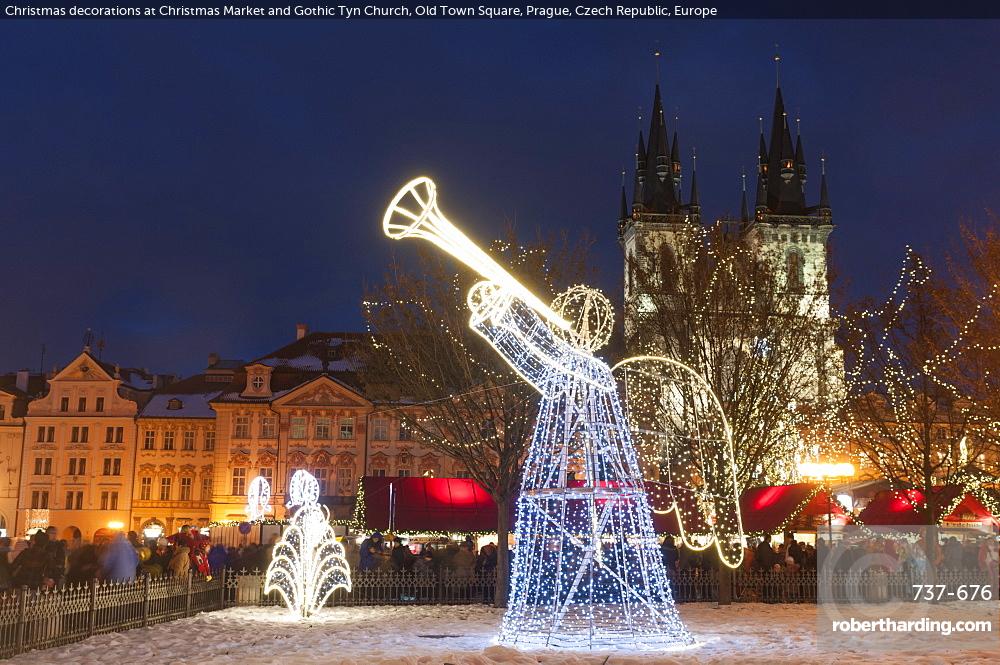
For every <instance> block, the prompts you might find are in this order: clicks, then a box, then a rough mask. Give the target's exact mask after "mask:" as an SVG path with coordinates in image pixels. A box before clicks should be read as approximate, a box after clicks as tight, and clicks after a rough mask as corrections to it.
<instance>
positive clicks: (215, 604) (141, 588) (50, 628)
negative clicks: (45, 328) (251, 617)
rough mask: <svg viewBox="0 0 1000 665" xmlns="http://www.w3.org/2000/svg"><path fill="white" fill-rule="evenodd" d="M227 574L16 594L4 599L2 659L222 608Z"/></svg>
mask: <svg viewBox="0 0 1000 665" xmlns="http://www.w3.org/2000/svg"><path fill="white" fill-rule="evenodd" d="M226 586H227V585H226V582H225V579H224V575H217V576H214V577H211V578H209V577H200V576H196V575H191V574H188V575H186V576H181V577H157V578H151V577H148V576H147V577H143V578H142V579H139V580H134V581H126V582H101V581H98V580H94V581H92V582H90V583H87V584H70V585H67V586H64V587H61V588H57V589H28V588H24V589H16V590H10V591H7V592H5V593H2V594H0V658H10V657H11V656H14V655H16V654H19V653H24V652H25V651H31V650H32V649H47V648H49V647H54V646H59V645H62V644H70V643H72V642H79V641H80V640H83V639H86V638H88V637H90V636H91V635H100V634H101V633H115V632H120V631H123V630H129V629H131V628H140V627H142V626H149V625H152V624H156V623H162V622H164V621H171V620H173V619H180V618H182V617H187V616H191V615H193V614H197V613H198V612H207V611H210V610H218V609H222V608H223V606H224V598H223V592H224V591H225V589H226Z"/></svg>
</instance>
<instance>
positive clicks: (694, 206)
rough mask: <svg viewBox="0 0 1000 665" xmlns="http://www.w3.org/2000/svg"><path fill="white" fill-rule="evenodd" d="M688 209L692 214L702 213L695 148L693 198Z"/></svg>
mask: <svg viewBox="0 0 1000 665" xmlns="http://www.w3.org/2000/svg"><path fill="white" fill-rule="evenodd" d="M674 136H676V134H675V135H674ZM675 145H676V140H675ZM688 209H689V210H690V211H691V214H692V215H699V214H700V213H701V204H700V203H699V202H698V153H697V152H695V149H694V148H691V200H690V201H689V202H688Z"/></svg>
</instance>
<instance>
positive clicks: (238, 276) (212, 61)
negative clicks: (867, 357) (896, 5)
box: [0, 20, 1000, 375]
mask: <svg viewBox="0 0 1000 665" xmlns="http://www.w3.org/2000/svg"><path fill="white" fill-rule="evenodd" d="M998 41H1000V23H998V22H989V21H980V22H961V21H950V22H949V21H933V22H931V21H927V22H925V21H892V22H888V21H887V22H875V21H870V22H860V21H859V22H852V21H818V20H816V21H801V22H798V21H775V22H767V21H743V22H735V21H730V22H721V21H715V22H672V23H671V22H657V21H655V20H648V21H610V22H601V21H569V22H552V21H548V22H546V21H533V22H487V21H476V22H458V21H438V22H430V21H425V22H420V21H410V22H390V21H367V22H352V23H347V22H340V21H309V22H298V21H281V22H274V23H271V22H267V21H252V22H251V21H211V22H195V21H159V22H150V23H147V22H139V21H118V22H109V23H103V22H99V21H81V22H71V21H61V22H30V21H20V22H13V21H7V22H3V23H2V24H0V73H2V82H3V83H2V85H3V95H2V98H0V100H2V101H0V156H2V157H0V256H2V265H3V268H2V275H3V280H2V285H0V371H7V370H14V369H17V368H19V367H30V368H32V369H36V370H37V368H38V366H39V348H40V345H41V344H42V343H45V344H46V345H47V348H48V352H47V355H46V358H45V368H46V369H49V368H51V367H52V366H53V365H54V364H59V365H62V364H64V363H66V362H67V361H68V360H70V359H71V358H72V356H73V354H74V353H75V352H77V351H78V350H79V348H80V345H81V343H82V342H81V340H82V338H83V333H84V330H85V329H86V328H87V327H92V328H93V329H94V330H95V331H96V332H97V333H98V335H99V336H100V335H103V337H104V338H105V339H106V342H107V346H106V349H105V351H104V359H105V360H110V361H112V362H118V363H121V364H123V365H131V366H139V367H148V368H150V369H152V370H155V371H162V372H176V373H181V374H184V375H187V374H191V373H193V372H196V371H197V370H199V369H200V368H202V367H203V366H204V364H205V357H206V355H207V354H208V353H209V352H210V351H217V352H219V353H220V354H221V355H222V356H223V357H228V358H244V359H250V358H253V357H255V356H259V355H263V354H265V353H267V352H269V351H270V350H272V349H274V348H276V347H277V346H280V345H282V344H284V343H286V342H288V341H290V340H291V339H292V338H293V336H294V325H295V323H296V322H298V321H303V322H306V323H308V324H309V325H310V326H311V328H312V329H323V330H359V329H361V327H362V322H361V316H360V312H359V301H360V298H361V293H362V288H363V284H364V283H365V281H366V280H367V281H371V280H373V279H378V277H379V275H380V272H381V270H382V269H383V267H384V266H385V265H386V264H387V263H388V262H389V261H390V260H391V257H392V253H393V252H394V251H396V252H398V253H399V254H400V255H401V256H403V255H407V254H410V253H411V251H410V250H411V249H412V248H406V247H404V245H403V244H402V243H393V242H392V241H390V240H388V239H387V238H385V237H384V236H383V235H382V233H381V229H380V219H381V215H382V210H383V209H384V206H385V204H386V203H387V201H388V199H389V197H390V196H391V195H392V194H393V193H394V192H395V190H396V189H397V188H398V187H399V185H400V184H402V183H403V182H404V181H405V180H407V179H409V178H410V177H412V176H414V175H417V174H421V173H426V174H428V175H431V176H433V177H434V178H435V179H436V180H437V182H438V185H439V187H440V190H441V205H442V208H443V209H444V211H445V212H446V213H447V214H448V215H449V217H450V218H451V219H452V220H453V221H455V222H457V223H459V224H460V225H462V226H463V227H464V228H468V229H469V230H470V235H472V236H473V237H474V238H476V239H477V240H480V241H484V242H485V241H486V240H488V239H489V238H491V237H494V236H496V235H500V234H501V233H502V229H503V228H504V225H505V224H506V221H505V220H514V222H515V223H516V226H517V228H518V229H519V231H520V232H521V233H522V234H524V235H532V234H534V233H535V232H536V230H537V229H539V228H541V229H543V230H546V231H556V230H560V229H565V230H567V231H569V232H570V233H578V232H583V231H587V232H589V233H590V234H591V236H592V237H593V238H594V240H595V241H596V242H595V245H594V258H595V262H596V264H597V266H596V267H597V270H598V272H599V278H598V285H599V286H601V287H602V288H604V289H607V290H609V291H612V292H614V293H615V294H616V295H617V294H618V293H619V292H620V288H621V286H620V281H621V272H622V270H621V265H622V259H621V251H620V248H619V246H618V245H617V241H616V237H615V228H616V217H617V212H618V191H619V183H620V175H619V174H620V171H621V169H622V168H624V167H626V166H630V165H631V163H632V160H633V150H634V143H635V136H636V129H637V124H636V114H637V107H639V106H643V107H645V109H647V113H648V109H649V106H650V103H651V100H652V91H653V83H654V81H655V77H656V75H655V70H654V66H653V62H652V57H651V56H650V55H649V52H650V49H651V48H652V47H653V46H654V44H656V43H657V42H658V45H659V47H660V48H661V49H662V50H663V51H664V57H663V59H662V73H661V83H662V85H663V89H664V97H665V106H666V108H667V109H668V113H669V114H670V115H673V113H674V112H676V113H677V114H678V115H679V117H680V122H679V129H680V137H681V144H682V147H683V154H684V156H685V162H686V164H685V168H686V169H688V168H689V163H687V162H689V157H690V148H691V146H692V145H694V146H696V147H697V151H698V174H699V187H700V190H701V202H702V212H703V215H704V216H705V218H709V219H710V218H714V217H716V216H718V215H721V214H727V213H736V212H738V209H739V198H738V196H739V191H738V190H739V173H740V169H741V168H746V169H747V171H748V172H752V170H753V168H754V166H755V160H756V147H757V116H758V115H761V114H763V115H765V116H766V115H767V114H769V113H770V111H771V106H772V103H773V98H774V78H775V75H774V66H773V63H772V62H771V56H772V53H773V49H774V46H773V45H774V43H775V42H778V43H780V45H781V46H780V49H781V53H782V56H783V62H782V75H781V79H782V89H783V92H784V95H785V101H786V104H787V106H788V109H789V112H790V114H795V113H796V112H799V113H800V114H801V118H802V136H803V141H804V147H805V151H806V154H807V157H808V159H809V169H810V171H809V172H810V181H809V195H808V202H809V203H810V204H812V203H815V201H816V199H817V197H818V187H819V178H818V175H819V161H818V158H819V155H820V153H821V152H825V153H826V154H827V155H828V172H829V185H830V198H831V205H832V208H833V215H834V222H835V224H836V225H837V228H836V230H835V231H834V235H833V242H834V253H835V265H836V270H837V272H838V274H839V276H840V279H841V284H842V285H844V286H846V289H845V290H846V292H847V294H848V295H849V296H851V297H857V296H860V295H866V294H879V293H881V292H884V291H885V290H886V289H887V288H888V286H889V284H890V281H891V280H892V278H893V274H894V272H895V270H896V268H897V266H898V263H899V259H900V257H901V255H902V252H903V247H904V244H906V243H910V244H913V245H914V246H915V247H917V248H918V249H924V250H927V251H930V252H932V253H935V254H936V255H937V256H940V255H942V254H943V252H944V251H945V250H946V249H948V248H951V247H954V246H955V244H956V242H957V241H956V238H955V236H956V235H957V233H956V232H957V228H958V224H959V222H960V220H962V219H971V220H973V221H975V220H980V221H981V220H983V219H984V218H985V214H984V211H985V210H986V209H994V210H1000V185H998V182H1000V120H998V117H1000V87H998V86H996V85H995V74H996V72H997V71H1000V49H998V48H997V44H998ZM668 123H669V124H670V125H671V128H672V126H673V124H674V123H673V121H672V119H670V120H668ZM630 177H631V174H630ZM685 182H686V183H687V182H689V180H688V179H687V178H686V179H685ZM749 182H750V183H751V186H752V183H753V180H752V179H750V180H749ZM751 205H752V199H751ZM414 242H416V241H414Z"/></svg>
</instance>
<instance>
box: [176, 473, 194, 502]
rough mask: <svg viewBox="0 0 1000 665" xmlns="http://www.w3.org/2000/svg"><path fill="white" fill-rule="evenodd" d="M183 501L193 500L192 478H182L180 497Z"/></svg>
mask: <svg viewBox="0 0 1000 665" xmlns="http://www.w3.org/2000/svg"><path fill="white" fill-rule="evenodd" d="M178 498H179V499H180V500H181V501H190V500H191V478H190V477H184V478H181V493H180V496H179V497H178Z"/></svg>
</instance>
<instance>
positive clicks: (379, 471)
mask: <svg viewBox="0 0 1000 665" xmlns="http://www.w3.org/2000/svg"><path fill="white" fill-rule="evenodd" d="M372 475H373V476H375V477H376V478H384V477H385V469H384V468H378V469H372Z"/></svg>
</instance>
